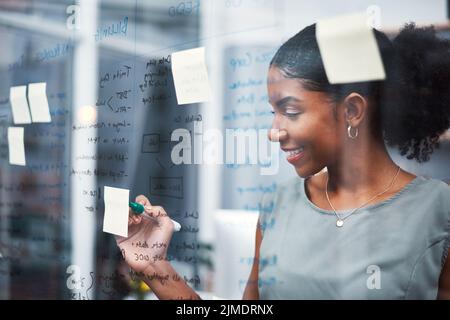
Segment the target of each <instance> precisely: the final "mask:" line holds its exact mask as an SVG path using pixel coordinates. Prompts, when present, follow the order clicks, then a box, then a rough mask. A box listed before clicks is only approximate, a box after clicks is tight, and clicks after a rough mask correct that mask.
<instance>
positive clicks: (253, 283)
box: [242, 222, 262, 300]
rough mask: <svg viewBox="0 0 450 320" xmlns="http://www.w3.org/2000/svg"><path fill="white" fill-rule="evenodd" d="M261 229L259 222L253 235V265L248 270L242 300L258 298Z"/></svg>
mask: <svg viewBox="0 0 450 320" xmlns="http://www.w3.org/2000/svg"><path fill="white" fill-rule="evenodd" d="M261 240H262V235H261V229H260V228H259V222H258V224H257V226H256V236H255V258H254V259H253V266H252V270H251V272H250V276H249V278H248V281H247V286H246V287H245V291H244V296H243V297H242V299H244V300H259V289H258V272H259V248H260V247H261Z"/></svg>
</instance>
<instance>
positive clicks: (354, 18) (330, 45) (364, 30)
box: [316, 13, 386, 84]
mask: <svg viewBox="0 0 450 320" xmlns="http://www.w3.org/2000/svg"><path fill="white" fill-rule="evenodd" d="M316 39H317V43H318V45H319V50H320V54H321V56H322V61H323V64H324V67H325V72H326V74H327V77H328V81H329V82H330V83H331V84H339V83H351V82H364V81H373V80H383V79H385V77H386V75H385V72H384V67H383V61H382V60H381V55H380V51H379V49H378V45H377V42H376V39H375V34H374V32H373V30H372V29H371V28H370V27H369V25H368V23H367V15H366V14H365V13H361V14H352V15H345V16H339V17H334V18H331V19H323V20H319V21H318V22H317V24H316Z"/></svg>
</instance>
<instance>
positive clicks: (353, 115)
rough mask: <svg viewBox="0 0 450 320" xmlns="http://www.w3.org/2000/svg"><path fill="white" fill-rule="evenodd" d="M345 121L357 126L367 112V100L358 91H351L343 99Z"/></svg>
mask: <svg viewBox="0 0 450 320" xmlns="http://www.w3.org/2000/svg"><path fill="white" fill-rule="evenodd" d="M343 102H344V103H343V104H344V114H345V122H346V123H348V125H350V126H352V127H358V126H359V125H360V124H361V122H362V121H363V119H364V117H365V116H366V115H367V112H368V101H367V99H366V98H365V97H363V96H362V95H360V94H359V93H356V92H352V93H350V94H349V95H348V96H346V97H345V99H344V101H343Z"/></svg>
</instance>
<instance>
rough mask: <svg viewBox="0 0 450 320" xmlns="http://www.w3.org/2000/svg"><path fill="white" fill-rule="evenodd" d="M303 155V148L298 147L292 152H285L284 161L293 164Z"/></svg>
mask: <svg viewBox="0 0 450 320" xmlns="http://www.w3.org/2000/svg"><path fill="white" fill-rule="evenodd" d="M303 155H304V148H303V147H300V148H298V149H294V150H286V160H287V161H289V162H290V163H293V162H295V161H297V160H299V159H301V158H302V157H303Z"/></svg>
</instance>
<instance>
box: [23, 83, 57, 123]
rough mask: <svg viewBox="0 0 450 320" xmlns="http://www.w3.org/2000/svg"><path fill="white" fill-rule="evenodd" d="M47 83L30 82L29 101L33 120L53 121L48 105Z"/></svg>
mask: <svg viewBox="0 0 450 320" xmlns="http://www.w3.org/2000/svg"><path fill="white" fill-rule="evenodd" d="M46 87H47V84H46V83H45V82H40V83H30V84H29V85H28V101H29V102H30V110H31V118H32V119H33V122H51V121H52V119H51V117H50V110H49V107H48V100H47V93H46Z"/></svg>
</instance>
